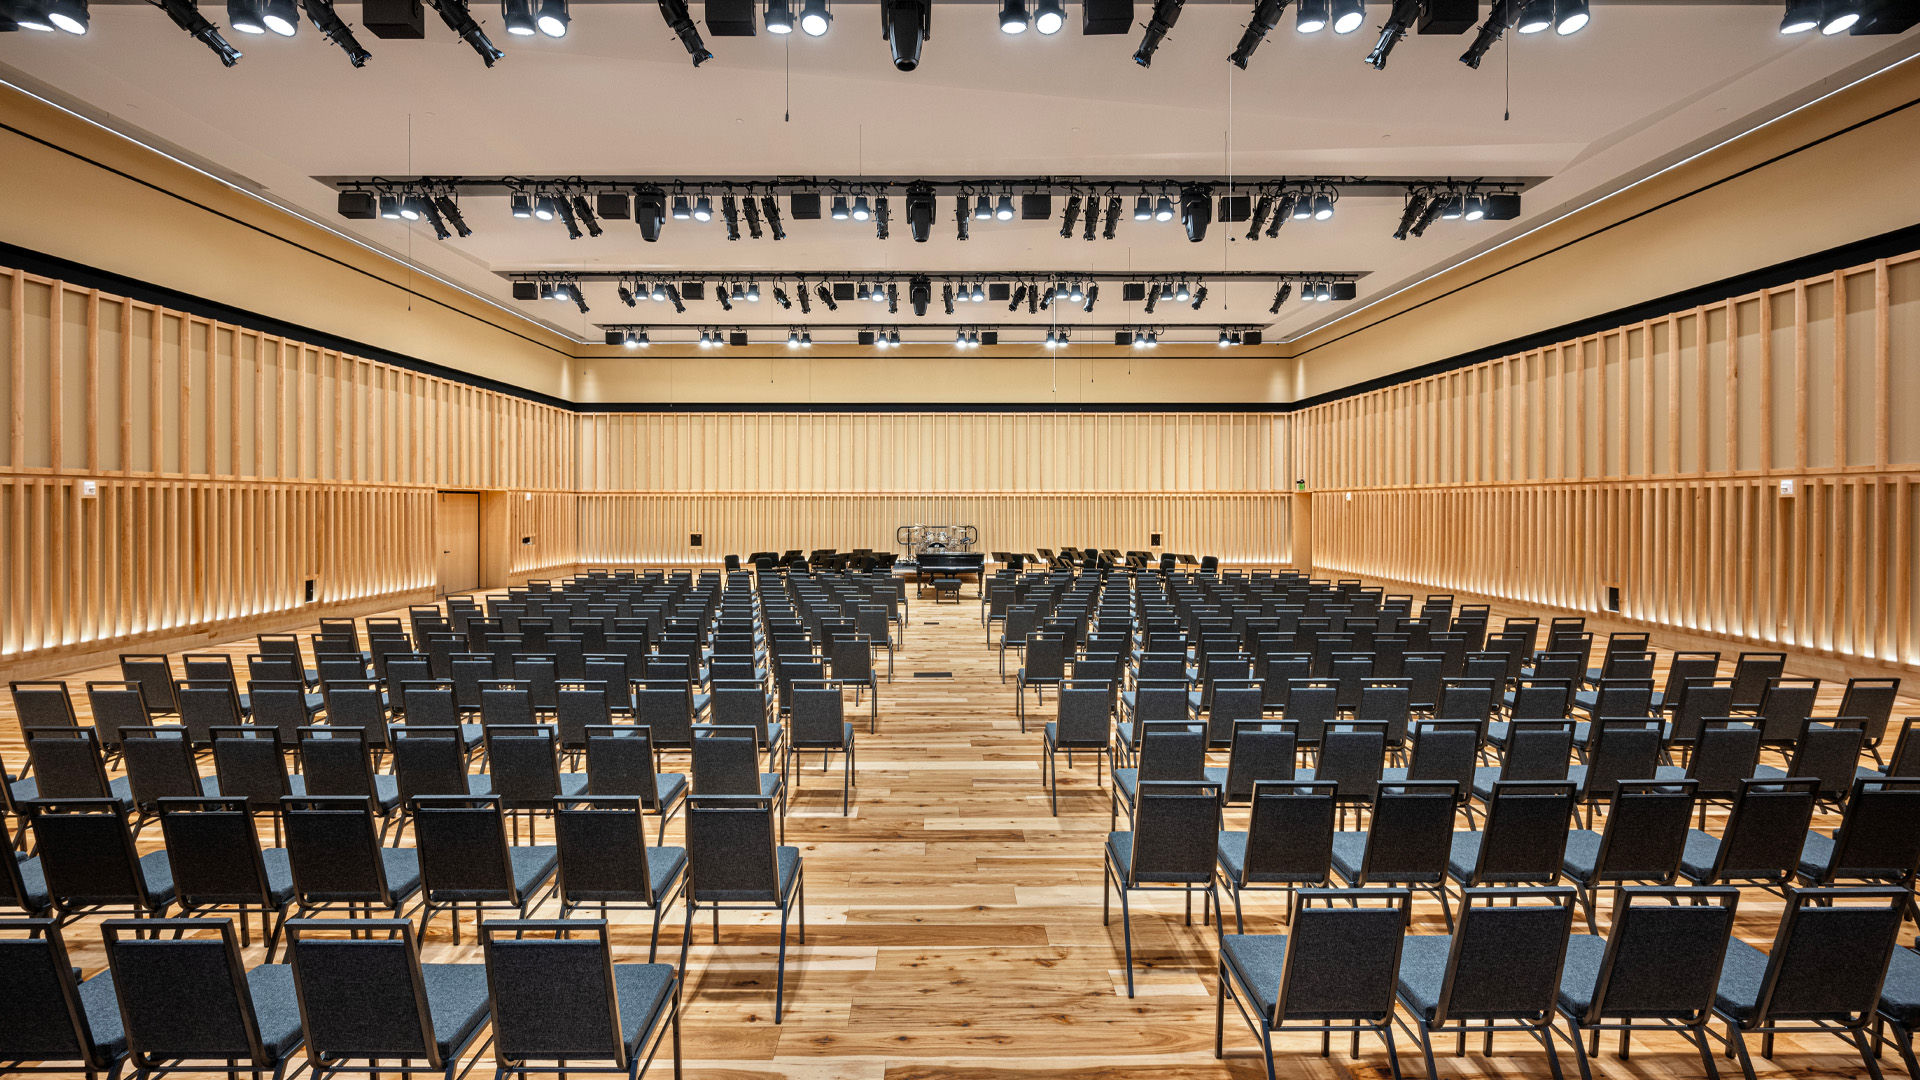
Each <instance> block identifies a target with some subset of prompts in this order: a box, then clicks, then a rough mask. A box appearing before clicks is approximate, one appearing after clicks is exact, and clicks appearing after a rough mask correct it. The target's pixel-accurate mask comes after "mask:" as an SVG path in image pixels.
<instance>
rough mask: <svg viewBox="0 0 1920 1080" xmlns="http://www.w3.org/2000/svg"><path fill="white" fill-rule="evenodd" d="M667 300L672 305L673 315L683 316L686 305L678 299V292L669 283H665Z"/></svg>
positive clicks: (671, 283) (685, 311)
mask: <svg viewBox="0 0 1920 1080" xmlns="http://www.w3.org/2000/svg"><path fill="white" fill-rule="evenodd" d="M667 300H668V301H669V302H671V303H672V304H673V313H674V314H675V315H685V314H686V313H687V305H686V303H685V302H684V301H682V300H681V299H680V290H679V289H678V288H677V287H675V286H674V284H673V282H671V281H669V282H667Z"/></svg>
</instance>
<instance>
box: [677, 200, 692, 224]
mask: <svg viewBox="0 0 1920 1080" xmlns="http://www.w3.org/2000/svg"><path fill="white" fill-rule="evenodd" d="M692 217H693V203H691V202H689V201H688V200H687V197H686V196H685V195H675V196H674V197H673V220H675V221H686V220H689V219H690V218H692Z"/></svg>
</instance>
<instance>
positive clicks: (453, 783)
mask: <svg viewBox="0 0 1920 1080" xmlns="http://www.w3.org/2000/svg"><path fill="white" fill-rule="evenodd" d="M393 775H394V778H395V779H396V780H397V781H398V782H399V788H400V797H401V798H402V799H405V800H411V799H415V798H418V797H420V796H422V795H465V794H466V793H467V753H466V742H465V740H464V739H462V738H461V735H460V729H459V728H457V727H427V726H425V725H421V724H416V723H414V722H412V721H411V720H409V721H408V722H407V723H405V724H403V725H401V726H399V727H396V728H394V729H393Z"/></svg>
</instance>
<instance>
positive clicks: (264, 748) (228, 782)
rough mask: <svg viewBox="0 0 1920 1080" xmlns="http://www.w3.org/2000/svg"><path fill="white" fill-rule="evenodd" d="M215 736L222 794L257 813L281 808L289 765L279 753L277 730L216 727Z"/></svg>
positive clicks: (287, 789) (216, 772) (215, 761)
mask: <svg viewBox="0 0 1920 1080" xmlns="http://www.w3.org/2000/svg"><path fill="white" fill-rule="evenodd" d="M210 734H211V735H212V737H213V772H214V775H215V776H217V777H219V779H220V793H221V794H222V795H226V796H234V797H240V798H244V799H246V800H247V804H248V805H249V806H251V807H252V808H253V809H254V810H256V811H266V810H278V809H280V799H281V797H282V796H285V795H287V794H289V793H290V792H291V791H292V788H291V786H290V785H289V784H288V783H287V762H286V758H285V757H284V756H283V755H282V754H281V752H280V732H279V730H278V729H276V728H257V727H250V726H245V725H242V726H236V727H217V728H214V729H213V730H212V731H211V732H210Z"/></svg>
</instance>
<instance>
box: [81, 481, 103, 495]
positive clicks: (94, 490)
mask: <svg viewBox="0 0 1920 1080" xmlns="http://www.w3.org/2000/svg"><path fill="white" fill-rule="evenodd" d="M80 497H81V498H83V499H95V498H99V497H100V482H99V481H98V480H82V481H80Z"/></svg>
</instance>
